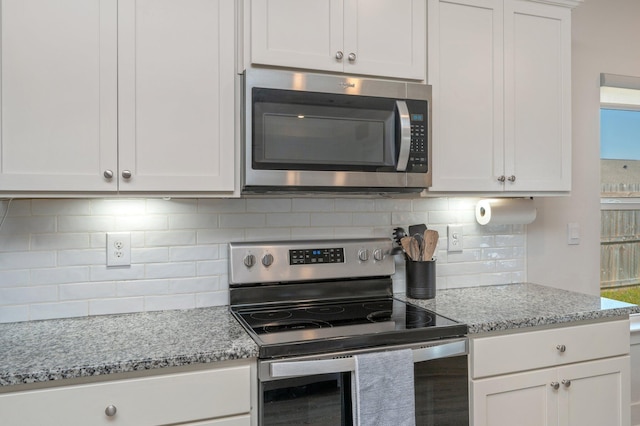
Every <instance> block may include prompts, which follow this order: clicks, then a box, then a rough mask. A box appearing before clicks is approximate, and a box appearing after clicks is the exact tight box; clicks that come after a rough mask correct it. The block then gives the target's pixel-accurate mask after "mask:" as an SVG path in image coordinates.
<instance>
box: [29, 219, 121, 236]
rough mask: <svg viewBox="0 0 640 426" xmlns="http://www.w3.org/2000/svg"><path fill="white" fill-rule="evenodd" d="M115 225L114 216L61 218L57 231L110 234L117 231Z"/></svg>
mask: <svg viewBox="0 0 640 426" xmlns="http://www.w3.org/2000/svg"><path fill="white" fill-rule="evenodd" d="M115 223H116V218H115V217H114V216H60V217H58V229H57V230H58V232H100V231H102V232H108V231H113V230H114V229H115ZM52 231H53V230H52ZM30 232H32V233H33V232H34V231H33V230H31V231H30ZM50 232H51V231H50Z"/></svg>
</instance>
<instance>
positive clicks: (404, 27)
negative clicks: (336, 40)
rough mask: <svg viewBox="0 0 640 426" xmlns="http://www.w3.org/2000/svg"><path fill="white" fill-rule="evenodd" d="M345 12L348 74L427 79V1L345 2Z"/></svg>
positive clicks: (378, 0)
mask: <svg viewBox="0 0 640 426" xmlns="http://www.w3.org/2000/svg"><path fill="white" fill-rule="evenodd" d="M344 11H345V12H344V55H345V58H344V72H346V73H350V74H367V75H378V76H387V77H399V78H407V79H416V80H424V79H425V77H426V75H425V74H426V73H425V69H426V51H427V46H426V40H427V35H426V30H427V23H426V20H427V11H426V2H425V1H424V0H373V1H372V0H345V8H344ZM351 55H353V56H351ZM352 58H353V59H352Z"/></svg>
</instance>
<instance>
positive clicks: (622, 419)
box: [558, 356, 631, 426]
mask: <svg viewBox="0 0 640 426" xmlns="http://www.w3.org/2000/svg"><path fill="white" fill-rule="evenodd" d="M629 376H630V363H629V357H628V356H624V357H619V358H610V359H604V360H600V361H592V362H585V363H581V364H574V365H571V366H567V367H562V368H559V369H558V381H559V382H561V383H562V382H563V381H564V383H563V384H561V385H560V391H559V392H558V397H559V399H560V403H559V404H560V416H561V417H560V424H563V425H569V426H601V425H607V426H623V425H628V424H630V422H631V420H630V410H629V406H630V384H629ZM567 381H569V382H567Z"/></svg>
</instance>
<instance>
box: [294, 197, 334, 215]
mask: <svg viewBox="0 0 640 426" xmlns="http://www.w3.org/2000/svg"><path fill="white" fill-rule="evenodd" d="M291 211H294V212H332V211H335V201H334V200H332V199H326V198H294V199H293V200H292V206H291Z"/></svg>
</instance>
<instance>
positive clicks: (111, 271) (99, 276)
mask: <svg viewBox="0 0 640 426" xmlns="http://www.w3.org/2000/svg"><path fill="white" fill-rule="evenodd" d="M106 263H107V262H106V261H105V263H104V264H103V265H96V266H91V281H117V280H140V279H143V278H145V275H144V265H134V264H132V265H131V266H109V267H107V266H106Z"/></svg>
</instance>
